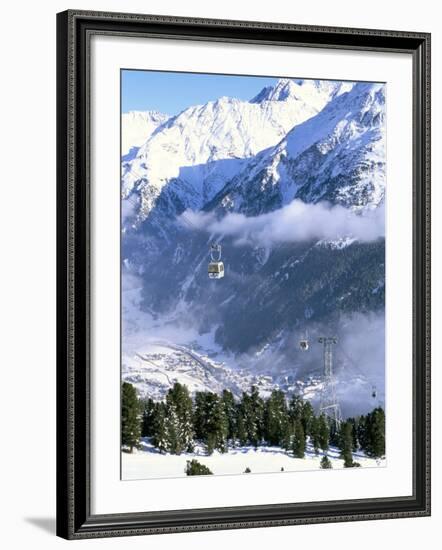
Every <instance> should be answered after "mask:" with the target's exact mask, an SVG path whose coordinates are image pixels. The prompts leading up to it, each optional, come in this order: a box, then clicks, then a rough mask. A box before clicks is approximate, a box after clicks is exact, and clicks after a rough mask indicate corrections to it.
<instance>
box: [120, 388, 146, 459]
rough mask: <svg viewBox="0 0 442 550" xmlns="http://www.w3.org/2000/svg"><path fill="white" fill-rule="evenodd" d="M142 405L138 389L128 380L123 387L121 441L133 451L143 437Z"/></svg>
mask: <svg viewBox="0 0 442 550" xmlns="http://www.w3.org/2000/svg"><path fill="white" fill-rule="evenodd" d="M139 415H140V405H139V402H138V397H137V391H136V389H135V388H134V386H132V384H129V383H128V382H123V385H122V388H121V443H122V444H123V445H125V446H126V447H128V448H129V452H132V451H133V449H134V447H139V445H140V437H141V421H140V417H139Z"/></svg>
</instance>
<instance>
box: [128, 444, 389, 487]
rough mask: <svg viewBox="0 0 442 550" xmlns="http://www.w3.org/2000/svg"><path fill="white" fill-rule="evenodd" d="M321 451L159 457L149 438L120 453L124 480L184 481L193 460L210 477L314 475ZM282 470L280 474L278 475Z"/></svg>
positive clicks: (360, 457) (249, 450)
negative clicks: (297, 454) (301, 454)
mask: <svg viewBox="0 0 442 550" xmlns="http://www.w3.org/2000/svg"><path fill="white" fill-rule="evenodd" d="M339 455H340V452H339V450H338V449H337V448H336V447H331V448H330V450H329V452H328V457H329V459H330V461H331V463H332V466H333V469H342V468H343V467H344V461H343V460H342V459H341V458H339ZM323 456H324V455H323V453H322V451H320V453H319V455H318V456H316V455H315V453H314V452H313V450H312V448H311V445H310V444H308V447H307V451H306V455H305V458H294V457H293V456H290V455H289V454H287V453H286V452H285V451H284V450H282V449H281V448H279V447H258V448H257V449H255V448H254V447H238V448H236V449H230V450H229V452H228V453H224V454H223V453H220V452H218V451H214V452H213V454H212V455H210V456H208V455H207V453H206V451H205V450H204V449H202V448H201V449H197V450H196V452H195V453H182V454H180V455H172V454H160V453H159V452H158V450H157V449H155V448H154V447H153V446H152V444H151V443H150V442H149V438H142V439H141V449H140V450H134V452H133V453H132V454H130V453H122V462H123V472H124V479H149V478H153V477H155V478H157V477H158V478H161V477H186V475H185V467H186V461H187V460H191V459H193V458H197V460H198V462H200V463H202V464H205V465H206V466H208V468H209V469H210V471H211V472H213V473H214V474H218V475H220V474H221V475H222V474H225V475H226V474H227V475H236V474H237V475H241V474H243V473H244V470H245V469H246V468H250V470H251V474H247V475H252V474H253V473H254V472H258V473H266V472H267V473H271V472H280V473H281V475H284V473H285V472H297V471H305V472H308V471H315V470H316V471H317V470H318V469H319V467H320V461H321V458H322V457H323ZM353 457H354V459H355V460H356V461H357V462H358V463H359V464H360V465H361V466H362V467H363V468H379V467H381V468H382V467H384V466H386V464H387V462H386V460H385V459H382V460H376V459H374V458H369V457H367V456H366V455H364V453H362V452H361V451H357V452H356V453H354V454H353ZM281 468H284V471H281Z"/></svg>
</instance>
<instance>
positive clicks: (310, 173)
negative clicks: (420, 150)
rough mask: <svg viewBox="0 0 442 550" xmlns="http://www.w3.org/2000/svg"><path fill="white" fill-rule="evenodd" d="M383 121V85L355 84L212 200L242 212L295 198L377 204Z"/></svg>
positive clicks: (252, 162) (380, 195)
mask: <svg viewBox="0 0 442 550" xmlns="http://www.w3.org/2000/svg"><path fill="white" fill-rule="evenodd" d="M308 86H309V87H310V86H315V85H314V83H310V82H309V83H308ZM330 89H332V87H330V88H329V90H330ZM335 91H337V92H339V91H340V90H339V89H336V90H335ZM384 122H385V97H384V86H383V85H382V84H367V83H358V84H355V85H354V86H352V88H351V90H350V91H349V92H346V93H338V94H335V95H334V97H333V99H332V100H331V101H330V102H329V103H328V104H327V106H326V107H325V108H324V109H323V110H322V111H320V112H319V113H318V114H317V115H316V116H314V117H311V118H310V119H308V120H306V121H305V122H303V123H302V124H299V125H297V126H295V127H294V128H293V129H292V130H291V131H290V132H288V134H287V135H286V136H285V137H284V138H283V139H282V140H281V141H280V142H279V143H278V144H277V145H275V146H274V147H272V148H269V149H267V150H265V151H262V152H261V153H260V154H258V155H257V156H256V157H255V158H253V159H251V160H250V162H249V163H248V165H247V166H245V168H244V169H243V171H242V172H241V173H240V174H238V176H237V177H236V178H235V180H233V181H232V182H230V183H229V185H228V186H226V188H225V189H224V190H223V192H222V193H221V194H220V195H219V196H218V197H217V198H216V199H215V203H218V204H219V205H221V206H222V208H223V209H225V207H224V205H228V210H230V211H240V212H242V213H245V214H247V215H257V214H261V213H264V212H267V211H269V210H273V209H275V208H280V207H282V206H283V205H285V204H288V203H290V202H291V201H292V200H293V199H294V198H300V199H302V200H303V201H305V202H317V201H319V200H328V201H330V202H332V203H338V204H342V205H344V206H346V207H350V208H352V209H354V210H362V209H365V208H368V209H372V208H376V207H378V206H379V205H380V204H382V202H383V197H384V192H385V139H384V137H385V128H384Z"/></svg>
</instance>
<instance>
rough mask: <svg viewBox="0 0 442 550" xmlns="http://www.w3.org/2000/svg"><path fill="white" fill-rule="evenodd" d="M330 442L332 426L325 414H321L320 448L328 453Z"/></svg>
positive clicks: (319, 426) (319, 424)
mask: <svg viewBox="0 0 442 550" xmlns="http://www.w3.org/2000/svg"><path fill="white" fill-rule="evenodd" d="M329 442H330V426H329V424H328V420H327V417H326V416H325V414H321V415H320V416H319V419H318V443H319V447H320V448H321V449H322V450H323V451H324V453H326V452H327V451H328V448H329Z"/></svg>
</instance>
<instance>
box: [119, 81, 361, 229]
mask: <svg viewBox="0 0 442 550" xmlns="http://www.w3.org/2000/svg"><path fill="white" fill-rule="evenodd" d="M351 86H352V85H351V84H348V83H344V84H343V83H338V82H322V81H303V80H298V81H293V80H289V79H281V80H279V81H278V83H277V84H276V85H275V86H274V87H271V88H264V89H263V90H262V92H261V93H260V94H258V96H256V97H255V98H253V99H252V100H251V101H241V100H239V99H234V98H229V97H221V98H219V99H218V100H216V101H210V102H208V103H206V104H205V105H197V106H193V107H189V108H188V109H186V110H184V111H183V112H181V113H180V114H179V115H177V116H175V117H173V118H171V119H169V120H168V121H167V123H166V124H164V125H163V126H162V127H161V128H160V129H159V130H158V131H157V132H155V134H154V135H152V136H151V138H150V139H148V140H147V141H146V143H144V144H143V146H142V147H140V149H139V151H138V153H137V155H136V157H135V158H134V159H132V160H131V161H130V163H129V164H127V165H126V170H125V174H124V177H123V197H126V196H128V195H129V194H131V193H133V192H135V193H136V194H139V195H140V198H141V203H140V211H139V213H138V221H142V220H144V219H146V218H147V217H148V215H149V213H150V212H151V210H152V208H153V207H154V206H155V204H156V203H157V200H158V198H159V197H160V195H161V194H163V199H164V200H163V202H165V203H173V204H174V205H176V209H177V210H178V211H179V210H183V209H185V208H192V209H199V208H201V207H202V206H203V205H204V204H205V203H207V202H208V201H209V200H211V199H212V198H213V197H214V196H215V194H216V193H218V192H219V191H220V190H221V189H222V188H223V187H224V185H225V184H226V183H227V182H228V181H229V180H230V179H232V178H233V177H234V176H235V175H237V174H238V173H239V172H241V170H242V169H243V168H244V167H245V165H246V159H248V158H250V157H253V156H254V155H256V154H257V153H258V152H260V151H262V150H264V149H266V148H268V147H271V146H274V145H276V144H277V143H278V142H279V141H280V140H281V139H282V138H284V136H285V135H286V134H287V132H289V131H290V130H291V129H292V128H293V127H294V126H296V125H298V124H300V123H302V122H304V121H306V120H308V119H309V118H311V117H313V116H315V115H317V113H318V112H320V111H321V109H323V108H324V107H325V105H327V103H328V102H329V101H330V99H331V98H332V97H336V96H338V95H339V94H341V93H342V92H344V91H346V90H348V89H349V88H350V87H351Z"/></svg>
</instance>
